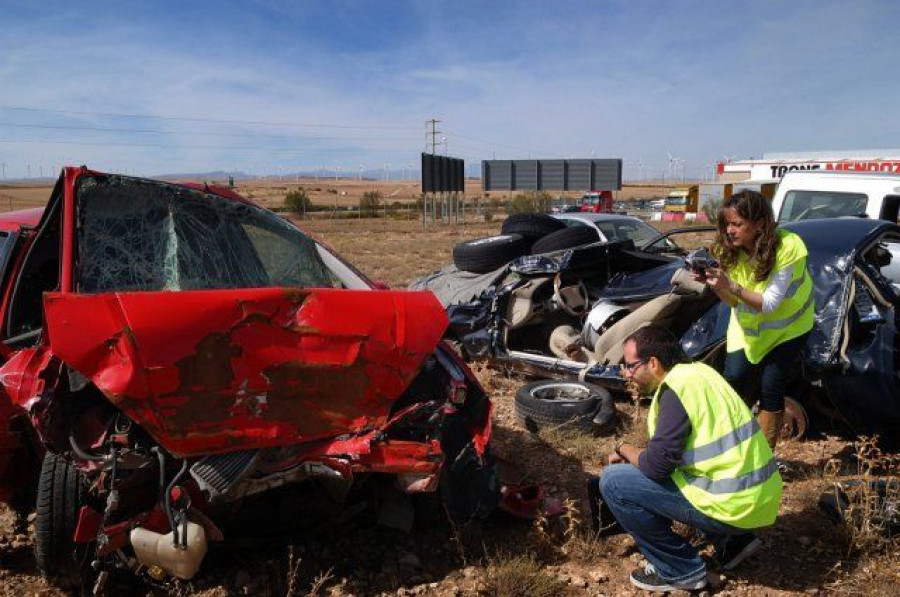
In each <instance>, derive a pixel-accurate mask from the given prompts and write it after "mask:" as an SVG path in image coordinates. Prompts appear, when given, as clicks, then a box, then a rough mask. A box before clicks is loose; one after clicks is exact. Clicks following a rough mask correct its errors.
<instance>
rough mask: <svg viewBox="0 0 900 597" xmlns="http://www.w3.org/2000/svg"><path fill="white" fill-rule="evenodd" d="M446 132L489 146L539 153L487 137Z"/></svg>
mask: <svg viewBox="0 0 900 597" xmlns="http://www.w3.org/2000/svg"><path fill="white" fill-rule="evenodd" d="M447 134H448V135H449V134H452V135H455V136H457V137H459V138H460V139H468V140H469V141H475V142H477V143H483V144H485V145H490V146H495V147H506V148H507V149H515V150H516V151H521V152H524V153H537V154H539V153H540V152H539V151H533V150H531V149H525V148H524V147H516V146H515V145H507V144H505V143H497V142H494V141H488V140H487V139H479V138H477V137H469V136H467V135H460V134H459V133H453V132H450V131H448V132H447Z"/></svg>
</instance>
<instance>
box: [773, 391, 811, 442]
mask: <svg viewBox="0 0 900 597" xmlns="http://www.w3.org/2000/svg"><path fill="white" fill-rule="evenodd" d="M808 427H809V415H807V414H806V409H805V408H803V405H802V404H800V403H799V402H798V401H797V400H795V399H793V398H791V397H790V396H785V397H784V419H783V421H782V423H781V431H780V432H779V434H778V437H779V438H780V439H782V440H792V439H795V440H801V439H803V438H804V437H806V430H807V428H808Z"/></svg>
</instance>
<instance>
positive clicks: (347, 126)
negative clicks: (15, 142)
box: [0, 106, 417, 131]
mask: <svg viewBox="0 0 900 597" xmlns="http://www.w3.org/2000/svg"><path fill="white" fill-rule="evenodd" d="M0 109H2V110H17V111H20V112H39V113H48V114H72V115H76V116H112V117H115V118H146V119H150V120H177V121H182V122H214V123H218V124H252V125H267V126H300V127H313V128H332V129H373V130H405V131H408V130H417V129H416V128H415V127H409V126H382V125H350V124H318V123H304V122H274V121H265V120H231V119H224V118H196V117H193V116H151V115H149V114H126V113H118V112H88V111H83V110H54V109H50V108H31V107H27V106H0Z"/></svg>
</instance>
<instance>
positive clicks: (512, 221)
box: [500, 214, 566, 241]
mask: <svg viewBox="0 0 900 597" xmlns="http://www.w3.org/2000/svg"><path fill="white" fill-rule="evenodd" d="M565 227H566V224H565V223H564V222H563V221H562V220H557V219H556V218H554V217H552V216H548V215H547V214H512V215H511V216H509V217H508V218H506V219H505V220H503V225H502V226H501V227H500V232H501V233H502V234H520V235H522V236H524V237H525V238H526V239H528V240H531V241H536V240H537V239H539V238H543V237H545V236H547V235H548V234H552V233H554V232H556V231H557V230H562V229H564V228H565Z"/></svg>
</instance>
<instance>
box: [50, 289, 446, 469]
mask: <svg viewBox="0 0 900 597" xmlns="http://www.w3.org/2000/svg"><path fill="white" fill-rule="evenodd" d="M44 304H45V313H46V327H45V329H46V331H47V333H48V334H47V338H48V339H47V340H46V341H45V342H46V343H47V344H48V345H49V349H50V350H51V351H52V353H53V354H54V355H56V356H57V357H59V358H60V359H61V360H62V361H64V362H65V363H67V364H68V365H69V366H70V367H72V368H73V369H75V370H77V371H79V372H80V373H82V374H84V375H85V376H87V377H89V378H90V379H91V380H92V381H93V382H94V384H95V385H96V386H97V387H98V388H99V389H100V390H101V391H102V392H103V393H104V394H105V395H106V396H107V397H108V398H109V400H111V401H112V402H113V403H115V404H116V405H117V406H118V407H119V408H120V409H121V410H122V411H123V412H124V413H125V414H126V415H128V416H129V417H130V418H131V419H133V420H134V421H135V422H136V423H138V424H140V425H141V426H142V427H143V428H144V429H145V430H146V431H147V432H149V433H150V435H151V436H153V438H154V439H155V440H156V441H157V442H158V443H159V444H161V445H162V446H163V447H165V448H166V449H167V450H168V451H169V452H171V453H172V454H174V455H176V456H180V457H185V456H193V455H200V454H208V453H210V452H217V451H226V450H235V449H248V448H256V447H266V446H273V445H285V444H293V443H298V442H302V441H308V440H313V439H317V438H324V437H332V436H336V435H339V434H345V433H352V432H357V431H361V430H365V429H372V428H378V427H379V426H382V425H383V424H384V422H385V421H386V419H387V416H388V413H389V411H390V407H391V405H392V403H393V402H394V400H396V399H397V398H398V397H399V396H400V395H401V394H402V393H403V391H404V390H405V389H406V388H407V387H408V386H409V384H410V383H411V382H412V380H413V378H414V377H415V375H416V373H417V372H418V370H419V368H420V367H421V365H422V363H423V362H424V360H425V359H426V358H427V357H428V355H430V354H431V353H432V352H433V351H434V349H435V346H436V345H437V343H438V342H439V340H440V338H441V337H442V335H443V333H444V330H445V329H446V327H447V317H446V315H445V313H444V309H443V308H442V307H441V305H440V303H439V302H438V301H437V299H436V298H435V297H434V295H432V294H431V293H428V292H406V291H391V292H387V291H368V290H358V291H357V290H343V289H342V290H335V289H318V288H317V289H307V290H296V289H278V288H265V289H240V290H212V291H210V290H207V291H186V292H185V291H183V292H130V293H108V294H97V295H74V294H61V293H48V294H46V295H45V301H44Z"/></svg>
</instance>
